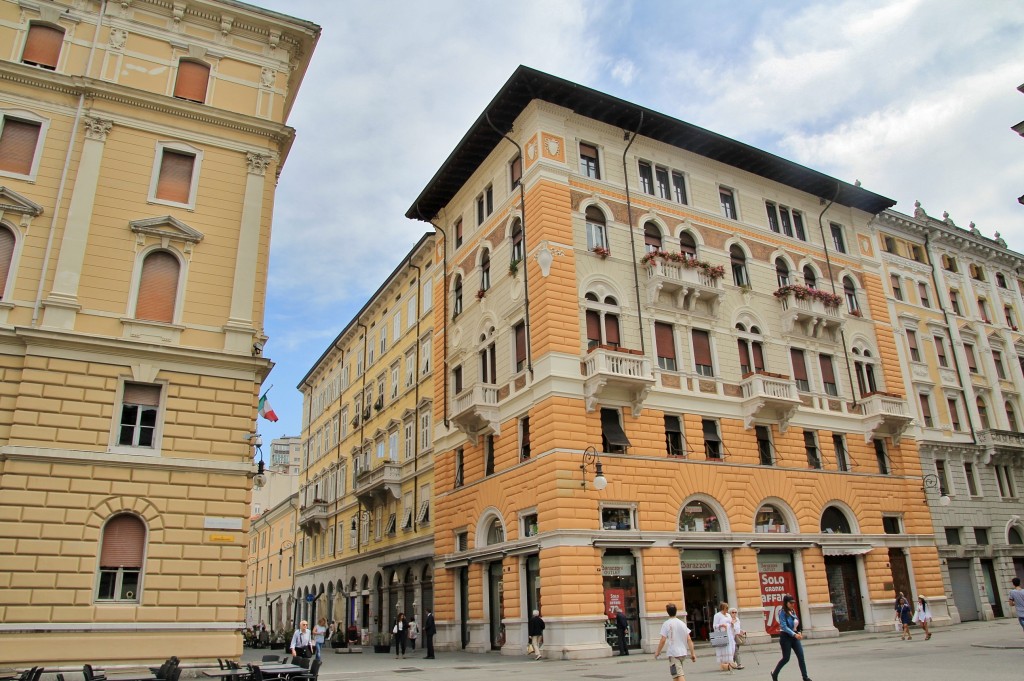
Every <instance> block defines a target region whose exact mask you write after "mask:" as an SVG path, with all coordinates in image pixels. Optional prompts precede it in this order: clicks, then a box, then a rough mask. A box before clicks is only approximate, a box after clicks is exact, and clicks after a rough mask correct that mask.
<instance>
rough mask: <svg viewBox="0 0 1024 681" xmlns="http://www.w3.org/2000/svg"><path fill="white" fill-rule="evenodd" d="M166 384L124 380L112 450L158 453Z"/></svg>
mask: <svg viewBox="0 0 1024 681" xmlns="http://www.w3.org/2000/svg"><path fill="white" fill-rule="evenodd" d="M162 404H163V386H162V385H160V384H152V383H136V382H134V381H125V382H124V383H122V384H121V395H120V405H121V406H120V410H119V412H118V413H117V417H116V419H115V423H114V434H113V439H112V442H111V447H110V449H111V451H114V452H120V453H157V452H159V449H160V425H161V421H162Z"/></svg>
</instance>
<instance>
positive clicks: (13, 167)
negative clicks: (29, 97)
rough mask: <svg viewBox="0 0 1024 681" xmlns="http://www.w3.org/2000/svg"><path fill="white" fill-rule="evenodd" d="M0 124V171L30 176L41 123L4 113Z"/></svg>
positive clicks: (41, 127) (34, 161)
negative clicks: (0, 127) (0, 126)
mask: <svg viewBox="0 0 1024 681" xmlns="http://www.w3.org/2000/svg"><path fill="white" fill-rule="evenodd" d="M0 125H2V126H3V128H2V129H0V172H7V173H13V174H15V175H27V176H32V175H33V174H34V172H33V171H34V170H35V166H36V150H37V148H38V146H39V138H40V136H41V134H42V130H43V124H42V123H41V122H38V121H27V120H21V119H18V118H14V117H12V116H6V115H5V116H3V118H2V119H0Z"/></svg>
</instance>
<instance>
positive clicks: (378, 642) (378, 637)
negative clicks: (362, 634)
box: [373, 631, 391, 653]
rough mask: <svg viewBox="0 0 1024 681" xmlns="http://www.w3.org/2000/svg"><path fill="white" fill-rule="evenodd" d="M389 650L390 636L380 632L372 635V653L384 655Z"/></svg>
mask: <svg viewBox="0 0 1024 681" xmlns="http://www.w3.org/2000/svg"><path fill="white" fill-rule="evenodd" d="M390 650H391V634H390V633H388V632H386V631H380V632H377V633H376V634H374V637H373V652H375V653H386V652H389V651H390Z"/></svg>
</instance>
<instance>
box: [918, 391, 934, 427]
mask: <svg viewBox="0 0 1024 681" xmlns="http://www.w3.org/2000/svg"><path fill="white" fill-rule="evenodd" d="M920 397H921V416H922V417H923V418H924V419H926V420H927V421H930V420H931V418H932V406H931V404H930V403H929V400H928V396H927V395H921V396H920Z"/></svg>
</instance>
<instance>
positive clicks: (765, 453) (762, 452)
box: [754, 426, 775, 466]
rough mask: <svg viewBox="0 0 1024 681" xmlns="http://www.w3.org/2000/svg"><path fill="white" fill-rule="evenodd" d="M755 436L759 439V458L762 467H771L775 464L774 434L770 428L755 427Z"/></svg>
mask: <svg viewBox="0 0 1024 681" xmlns="http://www.w3.org/2000/svg"><path fill="white" fill-rule="evenodd" d="M754 435H755V436H756V437H757V456H758V460H759V461H760V464H761V465H762V466H771V465H772V464H774V463H775V461H774V459H775V457H773V456H772V449H773V448H774V447H773V445H772V432H771V429H770V428H769V427H768V426H754Z"/></svg>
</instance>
